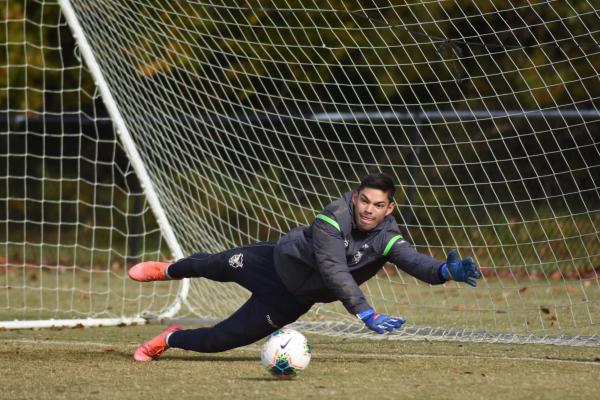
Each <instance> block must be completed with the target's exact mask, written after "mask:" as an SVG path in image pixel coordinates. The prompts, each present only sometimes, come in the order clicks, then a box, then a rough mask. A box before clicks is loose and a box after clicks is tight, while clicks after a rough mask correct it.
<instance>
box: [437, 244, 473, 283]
mask: <svg viewBox="0 0 600 400" xmlns="http://www.w3.org/2000/svg"><path fill="white" fill-rule="evenodd" d="M441 275H442V278H444V280H450V279H452V280H455V281H457V282H466V283H467V284H469V285H471V286H473V287H475V286H477V282H476V281H475V279H479V278H481V273H480V272H479V267H478V266H477V265H475V264H474V263H473V259H472V258H471V257H467V258H465V259H464V260H461V259H459V258H458V255H457V254H456V249H452V250H450V252H449V253H448V258H447V260H446V263H445V264H442V268H441ZM473 278H474V279H473Z"/></svg>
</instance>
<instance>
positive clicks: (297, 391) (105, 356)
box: [0, 325, 600, 400]
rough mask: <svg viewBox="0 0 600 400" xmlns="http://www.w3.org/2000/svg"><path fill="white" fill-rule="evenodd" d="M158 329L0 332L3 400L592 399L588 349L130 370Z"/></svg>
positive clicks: (390, 347)
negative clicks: (295, 371) (284, 370)
mask: <svg viewBox="0 0 600 400" xmlns="http://www.w3.org/2000/svg"><path fill="white" fill-rule="evenodd" d="M161 329H162V327H161V326H157V325H149V326H133V327H122V328H93V329H64V330H37V331H35V330H21V331H3V332H0V370H1V371H2V374H0V387H1V388H2V389H1V390H2V395H1V396H0V397H2V398H7V399H74V398H77V399H79V398H81V399H84V398H85V399H109V398H110V399H128V400H132V399H144V400H151V399H161V400H164V399H206V398H251V399H252V398H256V399H266V398H288V399H296V398H302V399H322V398H328V399H388V398H390V399H391V398H394V399H424V398H436V399H444V398H463V397H464V398H481V399H507V398H508V399H515V398H523V399H536V398H543V399H564V398H570V399H572V398H590V399H592V398H597V384H598V377H600V349H598V348H597V347H568V346H532V345H501V344H494V345H492V344H468V343H453V342H448V343H445V342H426V341H420V342H413V341H411V342H405V341H387V340H383V341H371V340H350V339H341V338H331V337H327V336H318V335H307V336H308V338H309V340H310V341H311V343H312V345H313V359H312V361H311V364H310V365H309V367H308V369H307V370H306V371H303V372H302V373H301V374H300V375H299V376H298V377H297V378H296V379H295V380H293V381H278V380H275V379H273V378H271V377H270V376H269V375H268V374H267V373H266V372H265V371H263V370H262V368H261V366H260V361H259V350H258V345H257V344H255V345H251V346H248V347H245V348H242V349H238V350H232V351H228V352H225V353H220V354H198V353H192V352H185V351H182V350H176V349H172V350H169V351H168V352H167V353H165V354H164V356H163V357H162V359H161V360H160V361H157V362H151V363H136V362H134V361H133V360H132V358H131V355H132V352H133V351H134V349H135V347H136V345H137V344H139V343H140V342H142V341H143V340H145V339H147V338H148V337H151V336H153V335H155V334H157V333H158V332H160V330H161Z"/></svg>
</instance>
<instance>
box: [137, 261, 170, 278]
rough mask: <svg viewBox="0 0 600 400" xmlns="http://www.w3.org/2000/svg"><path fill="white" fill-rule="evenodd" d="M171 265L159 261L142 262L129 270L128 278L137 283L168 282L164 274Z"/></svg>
mask: <svg viewBox="0 0 600 400" xmlns="http://www.w3.org/2000/svg"><path fill="white" fill-rule="evenodd" d="M169 265H171V263H167V262H160V261H144V262H141V263H139V264H136V265H134V266H133V267H131V269H130V270H129V272H128V273H129V277H130V278H131V279H133V280H134V281H138V282H152V281H168V280H170V279H171V278H169V276H168V275H167V273H166V270H167V267H168V266H169Z"/></svg>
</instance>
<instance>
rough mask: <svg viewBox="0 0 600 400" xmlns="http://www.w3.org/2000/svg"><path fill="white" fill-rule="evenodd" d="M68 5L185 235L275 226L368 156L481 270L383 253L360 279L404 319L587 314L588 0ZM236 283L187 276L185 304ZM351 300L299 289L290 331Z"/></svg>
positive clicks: (540, 318) (220, 239)
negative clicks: (423, 274) (442, 274)
mask: <svg viewBox="0 0 600 400" xmlns="http://www.w3.org/2000/svg"><path fill="white" fill-rule="evenodd" d="M47 3H51V2H47ZM64 3H67V2H66V1H65V2H64ZM70 3H71V4H72V6H73V8H74V9H75V13H76V16H77V18H78V20H79V22H80V24H81V27H82V28H83V33H84V35H85V37H86V38H87V40H88V41H89V43H90V46H91V50H92V52H93V54H94V57H95V59H96V61H97V63H98V66H99V67H100V70H101V73H102V75H103V77H104V78H105V79H106V82H107V84H108V88H109V89H110V92H111V94H112V97H113V98H114V100H115V103H116V106H117V108H118V110H119V113H120V115H121V116H122V118H123V120H124V121H125V124H126V126H127V130H128V132H129V133H130V134H131V136H132V138H133V141H134V143H135V146H136V148H137V150H138V151H139V153H140V155H141V158H142V160H143V163H144V165H145V168H146V169H147V171H148V174H149V176H150V178H151V181H152V184H153V186H154V188H155V189H156V192H157V195H158V198H159V201H160V204H161V206H162V208H163V209H164V211H165V213H166V215H167V219H168V221H169V222H170V224H171V226H172V227H173V230H174V232H175V236H176V239H177V242H178V243H179V245H180V246H181V247H182V249H183V251H184V253H186V254H189V253H192V252H195V251H219V250H223V249H225V248H228V247H231V246H235V245H240V244H244V243H249V242H254V241H256V240H275V239H277V238H278V237H279V236H280V235H281V234H282V233H284V232H286V231H287V230H288V229H290V228H292V227H294V226H297V225H299V224H308V223H310V222H311V221H312V219H313V217H314V215H315V212H317V211H319V210H320V209H321V207H322V206H323V205H324V204H327V203H328V202H329V201H331V200H332V199H334V198H336V197H337V196H339V194H340V193H342V192H344V191H346V190H348V189H350V188H351V187H353V186H354V185H356V184H357V183H358V181H359V180H360V178H361V177H362V176H363V175H365V174H366V173H367V172H370V171H375V170H383V171H385V172H388V173H390V174H391V175H393V176H394V177H395V178H396V180H397V181H398V182H400V190H399V194H398V196H397V200H398V203H399V205H400V211H399V213H398V214H397V216H398V220H399V221H400V223H401V225H402V226H403V227H405V232H404V234H405V235H406V236H407V237H408V238H409V240H410V241H411V242H412V243H414V244H415V246H416V247H417V248H418V249H419V250H420V251H423V252H428V253H430V254H432V255H433V256H436V257H438V258H443V257H444V255H445V253H446V252H447V250H448V249H449V248H452V247H456V248H458V249H459V253H460V255H461V256H468V255H472V256H474V257H475V258H476V260H477V262H478V264H479V265H481V266H482V268H483V271H484V273H485V278H484V280H483V282H481V283H480V287H478V288H477V289H476V290H472V289H471V288H466V287H464V286H462V285H457V284H447V285H444V286H442V287H430V286H428V285H424V284H423V283H420V282H416V281H415V280H414V279H412V278H410V277H407V276H406V275H403V274H402V273H398V271H397V270H396V269H395V268H394V267H387V268H386V269H385V270H383V271H382V273H381V274H380V275H379V276H378V278H377V279H374V280H372V281H371V282H369V283H368V284H367V285H365V287H364V290H365V292H366V294H367V296H368V297H369V299H370V301H371V303H372V304H373V305H374V306H375V307H376V308H377V309H379V310H381V311H387V312H390V313H400V314H402V315H404V316H406V317H407V318H408V320H409V321H410V324H411V326H410V327H409V329H407V330H406V331H405V333H404V334H405V336H411V335H413V333H414V334H417V333H418V334H419V335H420V337H422V334H425V335H426V336H428V337H431V338H455V337H457V336H459V337H461V338H472V339H473V340H492V339H490V338H493V337H496V338H504V339H502V340H506V339H505V338H506V337H511V338H514V339H511V340H515V341H532V340H531V339H526V338H531V337H532V335H533V336H535V337H540V336H541V337H543V336H548V335H549V336H557V335H568V336H579V337H581V338H582V339H583V341H590V340H591V341H593V340H594V339H593V337H595V335H597V334H598V318H599V317H598V316H599V315H600V314H599V312H600V307H599V302H600V293H599V290H600V286H599V282H598V274H597V269H598V266H599V265H600V238H599V233H598V232H599V231H600V229H599V227H600V213H599V210H600V194H599V192H598V187H599V181H598V175H599V174H598V173H599V172H600V150H599V142H600V140H599V134H598V129H599V128H600V113H599V112H598V109H597V108H598V98H599V96H600V85H598V68H597V65H600V64H599V63H600V47H599V45H598V43H599V39H600V31H599V29H600V28H599V27H600V24H599V23H600V18H599V17H598V12H599V9H600V7H599V6H598V4H596V3H595V2H591V1H579V2H576V3H575V2H559V1H555V2H548V1H543V2H542V1H540V2H538V3H536V2H528V3H527V4H521V3H518V4H511V3H506V2H498V1H491V0H485V1H471V0H461V1H452V2H451V1H431V2H406V1H356V2H342V1H326V2H325V1H277V2H276V1H246V2H243V4H238V3H237V2H226V1H208V2H195V1H126V2H125V1H95V2H90V1H83V0H81V1H80V0H75V1H71V2H70ZM51 4H52V3H51ZM38 23H39V21H38ZM117 147H118V146H117ZM98 167H99V164H98ZM9 197H10V196H9ZM158 287H159V288H160V287H161V286H158ZM246 296H247V294H246V293H245V292H243V291H241V290H239V289H237V288H235V287H233V286H230V285H220V284H212V283H208V282H205V281H203V280H199V281H194V282H193V284H192V291H191V293H190V295H189V296H188V297H187V306H188V307H187V310H188V313H189V314H190V315H194V316H199V317H202V318H209V319H219V318H223V317H224V316H226V315H227V314H228V313H230V312H231V311H232V310H234V309H235V308H236V307H237V306H238V305H239V304H240V303H241V302H242V301H243V300H244V299H245V297H246ZM348 318H350V317H349V316H348V315H347V313H346V311H345V310H344V309H343V308H342V307H341V306H340V305H328V306H325V307H315V308H314V309H313V312H312V313H311V315H309V316H308V317H307V321H306V322H305V323H306V329H312V328H314V329H319V330H320V329H329V331H330V332H331V333H336V332H346V333H347V332H350V331H354V328H353V325H349V324H348V323H346V322H343V323H342V325H340V323H339V321H340V320H342V321H350V320H348ZM357 326H358V325H357ZM428 326H431V327H434V328H431V329H430V328H426V327H428ZM511 335H512V336H511ZM590 336H591V337H592V339H589V338H588V337H590ZM497 340H500V339H497ZM547 341H553V339H548V340H547Z"/></svg>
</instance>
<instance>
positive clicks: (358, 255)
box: [349, 250, 364, 265]
mask: <svg viewBox="0 0 600 400" xmlns="http://www.w3.org/2000/svg"><path fill="white" fill-rule="evenodd" d="M363 254H364V253H363V252H362V251H360V250H359V251H357V252H356V253H354V255H353V256H352V261H350V262H349V264H350V265H354V264H358V263H359V262H360V260H361V258H362V256H363Z"/></svg>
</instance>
